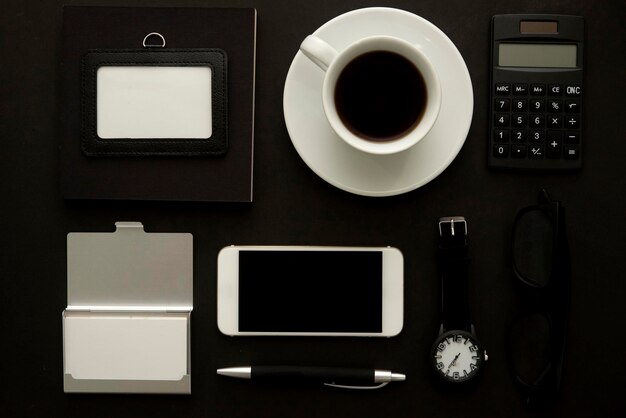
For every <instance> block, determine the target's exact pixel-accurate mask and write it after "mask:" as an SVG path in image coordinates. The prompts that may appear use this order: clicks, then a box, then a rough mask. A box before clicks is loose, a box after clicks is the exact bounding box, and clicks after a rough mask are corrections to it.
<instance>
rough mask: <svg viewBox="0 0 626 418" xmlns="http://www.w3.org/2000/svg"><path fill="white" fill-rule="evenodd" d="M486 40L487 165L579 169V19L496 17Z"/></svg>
mask: <svg viewBox="0 0 626 418" xmlns="http://www.w3.org/2000/svg"><path fill="white" fill-rule="evenodd" d="M491 35H492V44H491V69H492V70H491V83H490V88H491V101H490V132H489V154H488V159H487V161H488V164H489V166H490V167H495V168H503V169H507V168H512V169H530V170H572V169H578V168H580V167H581V166H582V151H583V142H584V140H585V139H584V138H583V135H582V114H583V109H582V104H583V94H584V89H583V37H584V20H583V18H582V17H580V16H567V15H545V14H508V15H496V16H494V17H493V19H492V22H491Z"/></svg>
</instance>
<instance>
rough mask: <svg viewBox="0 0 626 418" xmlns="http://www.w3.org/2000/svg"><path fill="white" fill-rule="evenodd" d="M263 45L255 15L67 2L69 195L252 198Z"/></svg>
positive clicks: (64, 88) (63, 110)
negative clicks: (258, 48)
mask: <svg viewBox="0 0 626 418" xmlns="http://www.w3.org/2000/svg"><path fill="white" fill-rule="evenodd" d="M153 33H156V35H154V34H153ZM149 34H153V35H150V36H148V35H149ZM255 45H256V10H255V9H251V8H241V9H235V8H224V9H215V8H143V7H72V6H69V7H64V9H63V49H62V56H61V71H60V90H59V91H60V96H59V103H58V105H59V115H60V118H61V120H60V168H61V169H60V172H61V179H60V185H61V191H62V194H63V196H64V197H65V198H67V199H118V200H178V201H225V202H251V201H252V162H253V141H254V76H255ZM101 66H108V67H106V69H107V71H102V72H100V71H99V69H100V67H101ZM203 66H206V68H205V67H203ZM204 69H207V71H210V72H203V71H204ZM118 70H119V71H118ZM164 80H165V81H164ZM172 80H173V82H172ZM207 80H208V81H207ZM150 83H152V84H150ZM194 83H195V84H194ZM170 84H171V86H170ZM126 85H132V86H133V89H134V90H133V89H130V90H129V89H126V88H125V86H126ZM163 86H165V87H163ZM196 86H197V88H196ZM161 90H162V91H163V92H165V93H163V94H165V96H166V97H174V99H175V100H183V102H176V101H173V102H172V103H167V100H165V101H164V103H161V102H162V101H163V98H162V97H159V95H160V94H161V93H162V91H161ZM206 92H209V93H206ZM137 96H141V97H139V99H138V100H136V103H135V102H134V100H135V99H136V98H137ZM129 102H133V103H134V104H133V103H131V104H130V105H129ZM161 104H163V106H161ZM131 105H134V106H135V107H136V108H135V110H136V109H137V106H138V109H140V110H141V111H142V112H139V113H142V114H141V115H139V116H140V117H135V116H133V114H132V109H133V108H132V106H131ZM126 106H131V107H130V109H131V111H127V110H126ZM168 106H169V107H168ZM207 115H208V116H207ZM211 118H213V119H211ZM169 119H172V121H170V120H169ZM211 120H212V121H213V122H212V124H211ZM207 121H209V122H208V123H207ZM144 133H145V135H144ZM179 133H180V135H178V134H179Z"/></svg>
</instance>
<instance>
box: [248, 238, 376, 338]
mask: <svg viewBox="0 0 626 418" xmlns="http://www.w3.org/2000/svg"><path fill="white" fill-rule="evenodd" d="M382 292H383V253H382V251H273V250H272V251H254V250H242V251H240V252H239V331H240V332H337V333H376V332H382V308H383V307H382V299H383V294H382Z"/></svg>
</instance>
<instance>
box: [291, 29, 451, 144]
mask: <svg viewBox="0 0 626 418" xmlns="http://www.w3.org/2000/svg"><path fill="white" fill-rule="evenodd" d="M420 49H421V47H420V46H419V45H413V44H411V43H409V42H407V41H405V40H404V39H401V38H397V37H394V36H368V37H366V38H362V39H360V40H358V41H356V42H355V43H353V44H351V45H350V46H348V47H347V48H345V49H344V50H343V51H341V52H339V53H338V52H337V51H336V50H335V49H334V48H333V47H332V46H330V45H328V44H327V43H325V42H324V41H323V40H321V39H319V38H317V37H316V36H315V35H309V36H307V37H306V39H305V40H304V41H303V42H302V44H301V45H300V51H301V52H303V53H304V55H306V56H307V58H309V59H310V60H311V61H313V63H315V64H316V65H317V66H318V67H320V68H321V69H322V70H324V71H325V72H326V75H325V77H324V84H323V86H322V104H323V106H324V113H325V114H326V119H328V123H329V124H330V126H331V127H332V128H333V130H334V131H335V133H336V134H337V135H338V136H339V137H340V138H341V139H343V140H344V141H346V143H347V144H348V145H351V146H353V147H354V148H356V149H358V150H361V151H363V152H369V153H371V154H395V153H397V152H402V151H405V150H407V149H409V148H411V147H412V146H414V145H415V144H417V143H418V142H419V141H420V140H421V139H422V138H424V137H425V136H426V135H427V134H428V132H429V131H430V130H431V128H432V127H433V125H434V124H435V121H436V120H437V116H438V115H439V109H440V107H441V86H440V84H439V78H438V77H437V73H436V72H435V69H434V67H433V66H432V64H431V63H430V61H429V60H428V57H426V56H425V55H424V54H422V52H421V51H420ZM372 51H390V52H395V53H396V54H399V55H401V56H403V57H405V58H406V59H407V60H408V61H410V62H412V63H413V65H414V66H415V67H416V68H419V70H420V73H421V74H422V76H423V79H424V82H425V84H426V91H427V92H428V105H427V107H426V110H425V112H424V113H423V115H421V119H420V121H419V123H418V124H417V125H416V126H414V127H413V128H412V129H409V130H408V131H407V132H405V133H404V134H403V135H401V136H399V137H398V138H396V139H394V140H392V141H382V142H375V141H369V140H367V139H365V138H361V137H360V136H359V135H356V134H354V133H353V132H352V131H351V130H350V129H349V128H348V127H346V126H345V125H344V124H343V121H342V120H341V117H340V116H339V113H338V112H337V108H336V103H335V87H336V85H337V80H339V77H340V75H341V73H342V72H343V70H344V69H345V67H346V65H348V64H349V63H350V62H351V61H352V60H353V59H354V58H356V57H358V56H360V55H363V54H366V53H368V52H372Z"/></svg>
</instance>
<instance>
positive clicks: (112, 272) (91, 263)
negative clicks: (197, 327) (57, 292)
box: [67, 222, 193, 311]
mask: <svg viewBox="0 0 626 418" xmlns="http://www.w3.org/2000/svg"><path fill="white" fill-rule="evenodd" d="M115 226H116V230H115V232H112V233H106V232H105V233H103V232H71V233H69V234H68V235H67V302H68V307H67V309H68V310H100V311H109V310H121V311H133V310H141V311H161V310H162V311H190V310H191V309H192V306H193V236H192V235H191V234H189V233H146V232H145V231H144V228H143V225H142V224H141V223H140V222H116V223H115Z"/></svg>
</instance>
